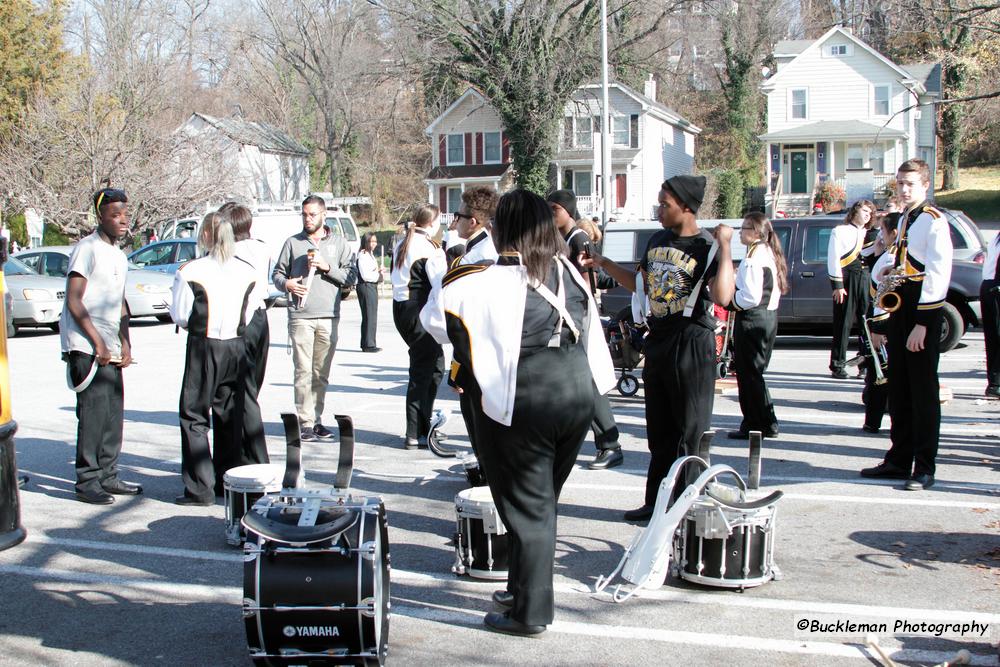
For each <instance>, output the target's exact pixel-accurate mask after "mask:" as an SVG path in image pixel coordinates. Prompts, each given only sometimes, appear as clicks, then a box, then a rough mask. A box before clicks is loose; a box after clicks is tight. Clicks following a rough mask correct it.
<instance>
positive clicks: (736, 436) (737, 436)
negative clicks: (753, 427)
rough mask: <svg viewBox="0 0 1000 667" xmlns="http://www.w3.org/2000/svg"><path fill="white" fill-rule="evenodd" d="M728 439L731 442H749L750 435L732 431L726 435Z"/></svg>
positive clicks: (744, 432)
mask: <svg viewBox="0 0 1000 667" xmlns="http://www.w3.org/2000/svg"><path fill="white" fill-rule="evenodd" d="M726 437H727V438H729V439H730V440H749V439H750V433H749V432H747V431H730V432H729V433H727V434H726Z"/></svg>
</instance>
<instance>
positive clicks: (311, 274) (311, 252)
mask: <svg viewBox="0 0 1000 667" xmlns="http://www.w3.org/2000/svg"><path fill="white" fill-rule="evenodd" d="M315 256H316V251H315V250H313V249H312V248H310V249H309V252H307V253H306V257H308V258H309V273H308V274H307V275H306V284H305V288H306V293H305V294H303V295H302V299H301V300H300V301H299V308H305V307H306V300H307V299H308V298H309V288H310V287H312V284H313V278H315V277H316V267H315V266H313V263H312V260H313V257H315Z"/></svg>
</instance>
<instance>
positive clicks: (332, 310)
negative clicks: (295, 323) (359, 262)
mask: <svg viewBox="0 0 1000 667" xmlns="http://www.w3.org/2000/svg"><path fill="white" fill-rule="evenodd" d="M310 249H315V250H317V251H318V252H320V253H321V254H322V257H323V259H324V260H326V263H327V264H329V265H330V270H329V271H327V272H326V273H321V272H320V271H317V272H316V276H315V277H314V278H313V282H312V286H311V287H310V290H309V298H308V299H306V305H305V307H304V308H303V307H301V306H299V298H298V297H294V296H291V295H289V298H288V302H289V303H288V317H289V319H316V318H320V317H340V288H341V287H349V286H351V285H354V284H355V283H356V282H357V273H356V271H355V269H354V261H353V257H352V256H351V249H350V248H348V247H347V242H346V241H344V238H343V237H342V236H339V235H333V234H331V233H330V230H329V228H326V236H325V237H323V238H322V239H320V241H319V243H313V242H312V241H311V240H310V239H309V236H308V235H307V234H306V233H305V232H304V231H302V232H299V233H298V234H296V235H295V236H290V237H289V238H288V240H287V241H285V245H283V246H282V247H281V252H280V253H279V254H278V261H276V262H275V263H274V273H273V275H272V279H273V280H274V286H275V287H277V288H278V289H279V290H281V291H282V292H287V291H288V290H286V289H285V281H286V280H288V279H289V278H305V277H306V276H307V275H308V273H309V259H308V256H307V252H308V251H309V250H310ZM304 282H305V281H303V283H304Z"/></svg>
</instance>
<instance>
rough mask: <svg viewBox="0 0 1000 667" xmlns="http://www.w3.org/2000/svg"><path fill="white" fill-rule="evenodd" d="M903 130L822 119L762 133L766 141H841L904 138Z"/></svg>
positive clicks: (850, 121) (856, 121)
mask: <svg viewBox="0 0 1000 667" xmlns="http://www.w3.org/2000/svg"><path fill="white" fill-rule="evenodd" d="M906 136H907V135H906V133H905V132H903V131H902V130H897V129H894V128H891V127H883V126H881V125H875V124H874V123H865V122H864V121H860V120H821V121H819V122H816V123H809V124H807V125H799V126H798V127H790V128H788V129H786V130H779V131H778V132H770V133H768V134H762V135H760V138H761V139H762V140H764V141H798V140H803V141H805V140H809V141H841V140H845V139H871V140H874V139H875V138H876V137H878V138H879V139H902V138H905V137H906Z"/></svg>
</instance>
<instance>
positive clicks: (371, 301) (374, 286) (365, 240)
mask: <svg viewBox="0 0 1000 667" xmlns="http://www.w3.org/2000/svg"><path fill="white" fill-rule="evenodd" d="M377 247H378V238H377V237H376V236H375V235H374V234H373V233H371V232H368V233H367V234H365V235H364V236H362V237H361V250H360V251H359V252H358V259H357V268H358V287H357V291H358V305H359V306H360V307H361V351H362V352H381V351H382V348H380V347H379V346H378V345H376V343H375V332H376V330H377V329H378V284H379V283H380V282H382V279H383V277H384V275H385V269H384V268H383V267H382V264H381V263H379V261H378V259H377V258H376V257H375V248H377Z"/></svg>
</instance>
